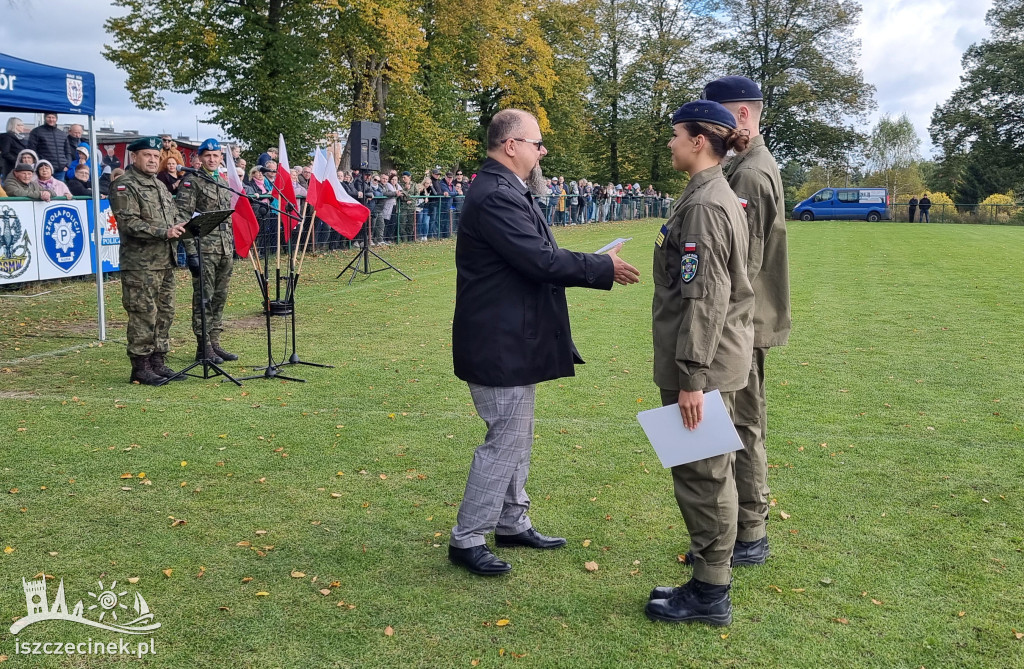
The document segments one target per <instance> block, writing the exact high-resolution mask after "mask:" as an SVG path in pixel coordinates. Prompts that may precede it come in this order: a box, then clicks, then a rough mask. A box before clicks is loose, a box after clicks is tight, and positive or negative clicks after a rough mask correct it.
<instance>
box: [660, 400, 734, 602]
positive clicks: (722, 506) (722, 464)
mask: <svg viewBox="0 0 1024 669" xmlns="http://www.w3.org/2000/svg"><path fill="white" fill-rule="evenodd" d="M735 395H736V393H732V392H727V393H722V401H723V402H724V403H725V407H726V409H728V411H729V415H730V416H734V415H735V407H734V404H735ZM678 402H679V391H678V390H665V389H662V390H661V403H662V405H664V406H667V405H669V404H676V403H678ZM735 465H736V453H726V454H725V455H717V456H715V457H713V458H705V459H704V460H698V461H696V462H691V463H689V464H686V465H677V466H675V467H673V468H672V482H673V485H674V487H675V494H676V503H677V504H679V510H680V511H681V512H682V514H683V520H684V521H685V522H686V530H687V531H688V532H689V533H690V550H691V551H693V557H694V562H693V577H694V578H696V579H697V580H700V581H704V582H705V583H711V584H713V585H729V583H731V582H732V549H733V546H734V545H735V544H736V513H737V507H738V504H737V498H736V481H735V478H734V472H733V470H734V468H735Z"/></svg>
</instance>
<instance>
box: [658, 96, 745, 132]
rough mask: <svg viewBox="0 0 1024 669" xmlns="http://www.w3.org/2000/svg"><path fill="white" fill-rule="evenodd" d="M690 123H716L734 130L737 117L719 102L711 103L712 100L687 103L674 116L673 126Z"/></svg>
mask: <svg viewBox="0 0 1024 669" xmlns="http://www.w3.org/2000/svg"><path fill="white" fill-rule="evenodd" d="M689 121H694V122H697V123H714V124H715V125H721V126H725V127H726V128H730V129H732V130H735V129H736V117H735V116H733V115H732V112H731V111H729V110H728V109H726V108H725V107H723V106H722V105H720V104H718V103H717V102H711V101H710V100H694V101H693V102H687V103H686V104H685V105H683V106H682V107H680V108H679V109H677V110H676V113H674V114H672V125H675V124H676V123H687V122H689Z"/></svg>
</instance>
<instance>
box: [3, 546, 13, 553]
mask: <svg viewBox="0 0 1024 669" xmlns="http://www.w3.org/2000/svg"><path fill="white" fill-rule="evenodd" d="M14 550H15V549H13V548H11V547H10V546H8V547H7V548H5V549H4V553H6V554H7V555H10V554H11V553H13V552H14Z"/></svg>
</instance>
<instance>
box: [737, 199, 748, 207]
mask: <svg viewBox="0 0 1024 669" xmlns="http://www.w3.org/2000/svg"><path fill="white" fill-rule="evenodd" d="M739 200H740V206H741V207H743V208H744V209H746V208H747V199H746V198H742V197H741V198H739Z"/></svg>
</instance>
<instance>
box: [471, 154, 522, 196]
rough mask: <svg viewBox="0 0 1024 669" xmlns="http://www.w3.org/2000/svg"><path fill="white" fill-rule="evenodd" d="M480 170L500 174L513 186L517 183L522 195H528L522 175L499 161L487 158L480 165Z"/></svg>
mask: <svg viewBox="0 0 1024 669" xmlns="http://www.w3.org/2000/svg"><path fill="white" fill-rule="evenodd" d="M480 171H481V172H490V173H491V174H498V175H501V176H502V177H504V178H505V179H506V180H507V181H508V182H509V183H510V184H512V185H513V186H514V185H516V184H519V192H520V193H522V194H523V195H528V194H529V193H530V189H529V188H527V186H526V182H525V181H523V179H522V177H520V176H519V175H518V174H516V173H515V172H513V171H512V170H510V169H509V168H507V167H505V166H504V165H502V164H501V163H499V162H498V161H497V160H495V159H494V158H488V159H487V160H485V161H484V164H483V165H481V166H480Z"/></svg>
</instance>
